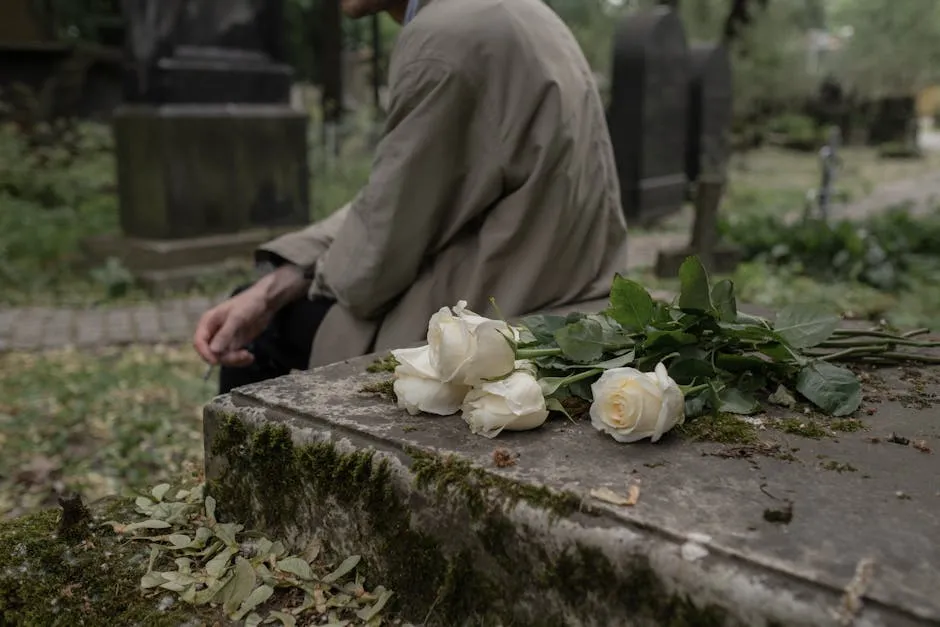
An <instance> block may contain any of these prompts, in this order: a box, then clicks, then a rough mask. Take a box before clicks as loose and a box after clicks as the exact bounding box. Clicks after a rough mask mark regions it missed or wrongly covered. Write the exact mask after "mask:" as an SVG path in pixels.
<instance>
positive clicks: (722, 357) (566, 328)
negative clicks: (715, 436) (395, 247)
mask: <svg viewBox="0 0 940 627" xmlns="http://www.w3.org/2000/svg"><path fill="white" fill-rule="evenodd" d="M679 280H680V284H681V289H680V293H679V295H678V298H677V299H676V301H675V302H674V303H664V302H658V301H656V300H654V299H653V298H652V297H651V296H650V294H649V292H648V291H647V290H646V289H645V288H644V287H643V286H642V285H640V284H639V283H636V282H634V281H631V280H629V279H626V278H624V277H622V276H619V275H618V276H616V277H615V278H614V282H613V285H612V287H611V293H610V306H609V307H608V308H607V309H606V310H605V311H603V312H600V313H573V314H569V315H567V316H557V315H533V316H529V317H526V318H524V319H523V320H522V321H521V323H520V324H518V325H515V326H514V325H510V324H509V323H507V322H505V321H501V320H492V319H489V318H485V317H483V316H479V315H477V314H475V313H473V312H471V311H469V310H467V309H466V303H465V302H461V303H459V304H458V305H457V306H456V307H455V308H453V309H451V308H446V307H445V308H444V309H442V310H441V311H439V312H438V313H436V314H434V316H432V318H431V320H430V323H429V327H428V343H427V345H426V346H422V347H419V348H414V349H404V350H397V351H392V353H393V355H394V357H395V358H396V360H397V362H398V366H397V367H396V369H395V374H396V380H395V384H394V389H395V393H396V396H397V398H398V403H399V406H401V407H403V408H405V409H407V410H408V411H409V412H411V413H413V414H417V413H420V412H426V413H433V414H439V415H450V414H455V413H457V412H458V411H460V412H461V413H462V415H463V418H464V420H466V421H467V423H468V425H469V426H470V428H471V430H472V431H473V432H474V433H479V434H481V435H485V436H488V437H495V436H496V435H498V434H499V433H500V432H501V431H503V430H527V429H533V428H536V427H538V426H540V425H541V424H542V423H544V422H545V420H546V419H547V417H548V415H549V412H550V411H558V412H562V413H564V414H566V415H569V417H571V416H570V414H571V408H572V407H575V406H577V405H581V406H584V405H586V404H590V405H589V407H590V409H589V414H590V418H591V423H592V425H593V426H594V427H595V428H597V429H598V430H599V431H603V432H606V433H608V434H609V435H611V437H613V438H614V439H615V440H617V441H620V442H633V441H636V440H640V439H644V438H647V437H648V438H650V439H651V440H652V441H654V442H655V441H656V440H658V439H659V438H660V437H661V436H662V434H663V433H665V432H666V431H668V430H670V429H671V428H672V427H674V426H676V425H677V424H681V423H682V422H683V421H684V420H686V418H694V417H697V416H702V415H704V414H718V413H720V412H727V413H734V414H753V413H756V412H759V411H761V409H762V408H763V406H764V403H767V402H774V403H776V404H792V403H794V402H795V400H796V399H795V396H794V392H795V393H798V394H799V395H800V396H802V397H803V398H804V399H805V400H806V401H808V402H809V403H811V404H812V405H813V406H815V407H816V408H817V409H818V410H819V411H821V412H823V413H826V414H829V415H832V416H847V415H850V414H852V413H853V412H855V411H856V410H857V409H858V407H859V404H860V403H861V400H862V389H861V383H860V382H859V379H858V378H857V377H856V375H855V374H854V373H853V372H852V371H851V370H849V369H848V368H845V367H843V366H839V365H836V364H835V363H833V362H838V361H859V362H876V363H884V362H896V361H904V360H917V361H925V362H931V363H935V362H936V361H938V359H937V358H935V357H931V356H929V355H917V354H914V353H909V352H900V351H899V350H898V349H899V348H900V347H905V348H906V347H911V346H915V347H934V346H938V345H940V344H938V343H933V342H922V341H919V340H917V339H915V336H916V335H919V334H922V333H925V332H926V330H918V331H914V332H911V333H908V334H905V335H897V334H893V333H889V332H887V331H884V330H881V329H869V330H849V329H839V328H838V327H839V325H840V322H841V319H840V317H839V316H836V315H834V314H832V313H830V312H828V311H826V310H825V309H824V308H821V307H818V306H813V305H794V306H790V307H787V308H785V309H783V310H782V311H780V312H779V313H778V314H777V316H776V318H775V320H774V321H773V322H771V321H769V320H767V319H764V318H761V317H757V316H751V315H748V314H745V313H743V312H740V311H738V308H737V303H736V300H735V295H734V285H733V284H732V283H731V281H728V280H722V281H719V282H717V283H715V284H714V285H712V284H711V283H710V281H709V278H708V274H707V272H706V271H705V268H704V267H703V266H702V264H701V262H700V261H699V259H698V258H696V257H689V258H688V259H686V261H685V262H684V263H683V264H682V267H681V268H680V270H679Z"/></svg>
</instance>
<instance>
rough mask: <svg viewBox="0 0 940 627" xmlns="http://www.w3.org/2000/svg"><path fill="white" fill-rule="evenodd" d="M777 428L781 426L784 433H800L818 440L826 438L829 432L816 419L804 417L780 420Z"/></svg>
mask: <svg viewBox="0 0 940 627" xmlns="http://www.w3.org/2000/svg"><path fill="white" fill-rule="evenodd" d="M776 425H777V428H779V429H780V430H781V431H783V432H784V433H791V434H793V435H799V436H802V437H804V438H811V439H813V440H818V439H820V438H824V437H826V436H827V435H829V433H828V432H827V431H826V430H825V429H824V428H823V427H821V426H820V425H819V423H818V422H816V421H815V420H810V419H806V420H803V419H802V418H786V419H784V420H780V421H778V422H777V423H776Z"/></svg>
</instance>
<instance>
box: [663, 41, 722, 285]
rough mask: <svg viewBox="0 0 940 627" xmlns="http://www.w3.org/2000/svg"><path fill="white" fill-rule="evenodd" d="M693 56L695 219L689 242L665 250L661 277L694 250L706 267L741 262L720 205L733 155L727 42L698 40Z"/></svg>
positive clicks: (690, 159)
mask: <svg viewBox="0 0 940 627" xmlns="http://www.w3.org/2000/svg"><path fill="white" fill-rule="evenodd" d="M689 60H690V69H691V75H690V78H689V109H688V112H689V116H688V123H687V125H686V132H687V135H686V162H685V170H686V176H687V177H688V180H689V181H690V182H691V183H693V185H692V190H693V199H694V203H695V222H694V224H693V227H692V237H691V241H690V243H689V245H688V246H687V247H685V248H683V249H680V250H675V251H660V253H659V257H658V259H657V262H656V274H657V276H661V277H674V276H676V273H677V272H678V271H679V266H680V265H682V262H683V261H684V260H685V258H686V257H688V256H690V255H698V256H699V258H700V259H701V260H702V263H703V264H704V265H705V267H706V268H708V269H709V270H710V271H712V272H719V273H725V272H730V271H732V270H733V269H734V267H735V266H736V265H737V263H738V262H739V261H740V255H739V254H738V251H736V250H734V249H733V248H731V247H729V246H726V245H723V244H722V243H721V242H720V241H719V234H718V209H719V207H720V205H721V198H722V195H723V193H724V190H725V185H726V179H727V171H728V160H729V159H730V157H731V123H732V108H733V90H732V75H731V56H730V55H729V53H728V50H727V48H725V47H724V46H721V45H715V44H695V45H693V46H692V47H691V48H690V51H689Z"/></svg>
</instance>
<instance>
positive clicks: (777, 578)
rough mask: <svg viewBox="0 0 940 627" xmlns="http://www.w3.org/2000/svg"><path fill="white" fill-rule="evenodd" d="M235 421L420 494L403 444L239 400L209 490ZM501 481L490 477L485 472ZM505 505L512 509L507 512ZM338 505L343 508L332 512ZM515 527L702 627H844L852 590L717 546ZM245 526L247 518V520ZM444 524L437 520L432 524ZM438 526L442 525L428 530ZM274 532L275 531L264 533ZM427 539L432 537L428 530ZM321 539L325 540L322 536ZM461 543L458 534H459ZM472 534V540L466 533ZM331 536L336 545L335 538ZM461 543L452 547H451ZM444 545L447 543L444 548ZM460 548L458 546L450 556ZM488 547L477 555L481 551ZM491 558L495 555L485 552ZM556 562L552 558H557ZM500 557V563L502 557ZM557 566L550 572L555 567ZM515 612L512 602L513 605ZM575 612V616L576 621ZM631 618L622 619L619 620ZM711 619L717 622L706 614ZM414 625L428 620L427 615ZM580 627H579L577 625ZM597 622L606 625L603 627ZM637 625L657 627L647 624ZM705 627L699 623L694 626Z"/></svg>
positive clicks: (222, 414)
mask: <svg viewBox="0 0 940 627" xmlns="http://www.w3.org/2000/svg"><path fill="white" fill-rule="evenodd" d="M231 416H236V417H237V418H238V420H239V421H240V422H242V423H243V424H244V425H245V426H246V427H248V429H249V430H256V429H260V428H263V427H265V426H271V425H276V426H283V427H286V428H287V429H288V430H289V432H290V438H291V440H292V442H293V443H294V444H295V445H296V446H304V445H309V444H313V443H317V442H319V443H322V442H329V443H331V445H332V446H334V447H335V448H337V449H338V450H340V451H342V452H354V451H364V450H371V451H375V453H376V455H377V456H379V457H380V458H382V459H384V460H388V461H389V463H390V467H391V468H392V470H393V475H394V478H395V483H396V486H395V488H396V490H397V491H399V492H400V493H401V495H402V496H403V497H404V498H406V499H407V500H408V501H410V502H414V501H415V498H414V496H415V494H416V493H418V492H420V491H421V490H420V489H419V488H418V486H417V482H416V475H415V473H414V472H413V470H412V468H413V465H414V458H413V456H412V455H413V452H408V451H405V450H402V449H401V447H400V446H398V445H396V443H395V442H392V441H387V440H385V439H382V438H376V437H375V436H369V435H366V434H362V433H359V432H355V431H352V430H349V429H345V428H343V427H341V426H338V425H336V424H333V423H331V422H329V421H328V420H325V419H322V418H319V417H317V416H307V415H303V416H301V415H296V414H293V413H291V412H289V411H285V410H284V409H283V408H278V407H271V406H264V405H261V404H259V403H257V402H256V401H253V400H252V399H250V398H248V397H239V398H238V404H236V403H234V402H233V400H232V397H231V396H223V397H219V398H217V399H215V400H214V401H213V402H212V403H211V404H210V405H209V406H207V408H206V412H205V425H206V426H205V442H206V465H207V478H208V479H209V480H210V485H211V481H212V480H214V479H217V478H218V477H219V475H220V472H222V471H223V469H224V467H225V463H226V462H225V460H224V459H220V457H219V456H218V455H216V454H213V452H212V442H213V441H214V439H215V436H216V431H217V429H218V427H219V425H220V421H221V420H223V419H226V418H228V417H231ZM421 452H422V453H425V454H432V455H433V454H437V453H438V451H435V450H432V449H428V450H424V451H421ZM479 470H482V471H484V472H486V473H488V474H491V475H493V476H499V475H496V473H492V472H491V471H490V470H489V469H486V468H480V469H479ZM259 496H261V495H259V494H255V495H253V498H252V499H251V503H252V505H251V507H252V509H255V511H238V512H233V514H235V515H237V516H239V517H240V518H242V519H243V520H245V519H248V520H253V519H255V518H256V517H257V514H258V510H259V509H260V508H262V507H263V506H262V505H261V504H260V499H259ZM438 496H439V498H438V499H437V500H435V495H434V494H433V493H424V494H421V495H420V496H419V498H418V500H419V501H424V505H425V506H428V513H430V512H431V511H432V510H433V511H434V512H435V513H436V512H437V511H440V512H443V511H444V510H446V509H454V508H455V507H456V508H457V509H459V503H457V501H459V499H460V497H459V495H457V494H455V491H454V490H453V489H448V491H447V493H446V494H445V495H443V496H441V495H438ZM503 504H504V505H505V504H506V503H505V502H504V503H503ZM334 506H335V505H334ZM503 513H504V514H505V515H506V517H507V518H508V520H509V522H510V523H511V524H512V525H513V526H514V527H515V528H519V529H525V530H526V531H527V532H528V533H527V535H528V536H529V537H530V538H531V537H533V536H536V537H537V539H536V540H535V541H536V542H539V543H541V544H542V545H543V546H545V547H552V550H550V551H549V557H554V558H555V559H557V558H558V555H560V554H561V553H563V552H564V551H566V550H568V549H569V548H578V547H588V548H589V549H591V550H596V551H599V552H600V553H601V554H602V555H603V556H604V557H605V558H606V559H607V560H608V561H609V562H610V563H611V564H612V565H613V566H614V567H615V569H614V572H631V569H632V568H633V567H634V566H635V565H636V564H643V565H644V566H645V565H646V564H648V567H649V568H650V569H651V571H652V573H653V575H654V576H655V577H656V579H657V580H658V582H660V583H661V584H662V585H663V586H664V589H665V590H666V591H667V592H668V593H670V594H673V595H676V596H678V597H679V598H681V599H684V600H685V601H687V602H688V603H690V604H691V605H692V606H694V607H695V608H698V609H699V610H702V611H705V612H709V611H711V610H714V609H718V610H719V611H720V613H721V615H722V620H721V621H720V623H712V622H706V623H701V624H742V625H830V624H831V625H836V624H839V620H838V616H837V613H836V612H837V611H838V610H839V608H840V606H841V604H842V596H843V593H844V591H843V590H840V589H837V588H834V587H831V586H826V585H824V584H821V583H817V582H811V581H807V580H805V579H801V578H798V577H796V576H794V575H793V574H792V573H788V572H785V571H782V570H779V569H775V568H773V567H772V566H768V565H766V564H758V563H755V562H754V561H752V560H747V559H742V558H740V557H738V556H735V555H731V554H727V553H723V552H721V551H720V550H715V549H714V547H709V546H707V545H706V548H707V549H708V555H706V556H705V557H704V558H701V559H697V560H687V559H684V558H683V557H682V547H683V544H684V543H685V541H686V540H685V539H683V538H679V537H676V536H674V535H672V534H668V533H663V531H662V530H659V529H649V528H641V527H639V526H636V525H631V526H628V525H625V524H624V523H623V521H622V520H620V519H615V518H614V517H612V516H609V515H605V513H604V511H603V509H590V510H585V509H582V511H580V512H573V513H570V514H567V515H563V516H555V515H553V514H552V513H551V512H549V511H547V510H546V509H545V508H543V507H540V506H537V505H532V504H531V503H529V502H526V501H524V500H521V501H518V502H515V503H511V504H509V507H508V508H507V509H505V510H504V511H503ZM420 514H421V513H420V512H419V511H417V510H416V513H415V515H414V516H413V517H412V521H411V524H412V525H417V526H419V527H420V526H424V527H427V526H428V525H429V522H428V521H427V520H420V519H421V515H420ZM243 517H246V518H243ZM431 517H432V518H435V519H437V518H438V517H437V516H431ZM292 522H293V523H294V526H293V528H289V529H279V530H277V531H278V532H280V533H281V534H284V533H286V535H287V540H288V541H289V542H291V543H293V544H294V545H295V546H298V547H299V546H302V545H303V544H305V543H306V542H307V541H309V540H310V539H311V538H312V537H316V536H318V535H319V536H320V537H321V539H322V538H323V536H324V535H325V536H326V537H327V539H331V540H335V539H336V533H335V532H334V531H332V530H326V531H325V532H324V531H323V530H321V529H317V527H319V526H320V525H319V524H318V522H317V521H311V520H306V521H303V520H300V521H292ZM430 524H431V525H432V526H433V524H434V523H430ZM436 524H438V525H439V524H440V520H439V519H438V520H436ZM472 527H473V524H472V520H469V519H468V520H466V525H465V526H463V527H462V528H463V529H470V528H472ZM264 530H266V531H271V530H268V529H264ZM424 530H427V529H424ZM321 534H322V535H321ZM452 535H456V534H452ZM468 535H469V534H468ZM331 536H332V537H331ZM450 540H453V538H450ZM441 541H442V543H443V544H446V543H447V542H448V540H447V539H442V540H441ZM462 548H465V547H459V546H455V547H452V551H451V552H452V553H456V552H458V551H460V550H462ZM480 548H481V547H477V549H478V550H479V549H480ZM482 549H483V551H484V552H487V551H490V552H492V549H491V548H490V547H487V546H483V547H482ZM345 550H346V551H347V554H348V553H349V552H350V551H352V552H357V553H362V554H363V556H364V557H365V558H366V559H368V558H369V557H370V556H369V551H368V548H367V547H345ZM553 552H554V553H555V555H554V556H552V555H551V553H553ZM475 557H476V558H478V559H476V561H477V562H480V561H481V560H482V561H483V562H486V561H489V560H492V559H493V558H494V556H493V555H480V556H475ZM495 557H496V558H498V556H495ZM551 563H552V562H551V559H549V560H548V562H547V563H546V565H548V566H550V565H551ZM520 568H521V570H520V572H517V573H515V574H516V575H517V576H522V577H525V576H527V575H528V576H530V577H531V572H528V573H527V572H526V570H525V569H527V568H528V565H526V564H520ZM600 578H601V579H602V580H601V581H599V582H598V585H599V586H601V587H603V586H605V585H611V583H610V582H606V581H603V576H601V577H600ZM528 587H529V588H531V590H529V592H530V593H531V595H530V601H537V602H538V603H541V602H543V601H545V590H544V589H542V590H539V589H537V586H536V585H535V583H534V582H530V585H529V586H528ZM509 602H510V603H512V601H511V600H510V601H509ZM560 609H562V611H563V614H565V615H566V624H585V625H587V624H605V623H604V618H603V615H602V614H600V613H598V612H597V608H593V609H592V608H590V607H589V606H588V604H587V603H583V604H580V606H576V607H565V608H560ZM616 609H618V610H620V611H621V612H628V611H629V610H630V608H629V607H622V608H616ZM573 611H574V612H576V613H577V616H572V615H571V614H570V612H573ZM624 616H625V614H620V619H621V620H622V619H623V618H624ZM708 616H710V617H713V616H714V614H711V613H710V614H708ZM412 618H416V619H421V618H423V616H415V617H412ZM572 620H573V621H575V622H571V621H572ZM595 621H599V622H595ZM631 624H659V623H655V622H654V623H649V622H646V621H644V620H640V621H639V622H636V623H631ZM696 624H699V623H696ZM854 624H855V625H858V626H868V625H871V626H876V625H892V626H893V625H899V626H901V625H923V624H934V623H933V622H932V621H930V620H929V619H927V620H926V622H925V619H924V618H923V617H917V616H914V615H912V614H911V613H909V612H908V611H906V610H904V609H903V608H899V607H893V606H887V605H884V604H881V603H878V602H876V601H870V600H867V599H866V600H865V604H864V606H863V609H862V611H861V612H860V613H859V615H858V616H857V617H856V621H855V622H854Z"/></svg>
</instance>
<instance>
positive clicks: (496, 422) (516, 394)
mask: <svg viewBox="0 0 940 627" xmlns="http://www.w3.org/2000/svg"><path fill="white" fill-rule="evenodd" d="M519 366H520V367H524V366H523V365H522V364H519ZM547 418H548V409H546V407H545V397H544V396H542V388H541V386H540V385H539V383H538V381H537V380H536V379H535V376H534V375H533V374H532V371H531V369H529V368H527V367H524V369H523V370H517V371H516V372H513V373H512V374H511V375H509V376H508V377H506V378H505V379H501V380H499V381H490V382H487V383H484V384H482V385H481V386H480V387H478V388H474V389H472V390H470V392H469V393H468V394H467V397H466V399H464V402H463V419H464V420H465V421H466V422H467V424H468V425H469V426H470V430H471V431H472V432H473V433H475V434H478V435H483V436H485V437H488V438H495V437H496V436H497V435H499V434H500V432H501V431H503V430H504V429H505V430H507V431H526V430H529V429H535V428H537V427H540V426H542V424H543V423H544V422H545V420H546V419H547Z"/></svg>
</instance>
